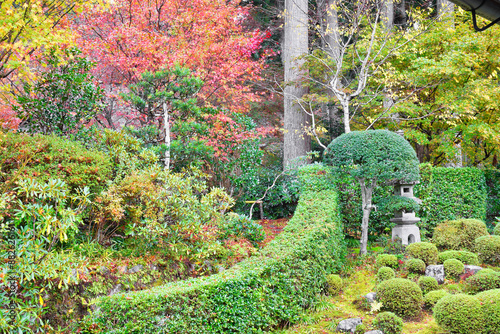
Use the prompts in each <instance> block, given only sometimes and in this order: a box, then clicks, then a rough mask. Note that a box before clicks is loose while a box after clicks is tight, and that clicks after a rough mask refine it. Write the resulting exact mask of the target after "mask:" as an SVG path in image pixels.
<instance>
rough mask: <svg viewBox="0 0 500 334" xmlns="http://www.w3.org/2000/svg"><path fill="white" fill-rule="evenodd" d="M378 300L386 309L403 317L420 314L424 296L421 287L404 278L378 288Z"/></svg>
mask: <svg viewBox="0 0 500 334" xmlns="http://www.w3.org/2000/svg"><path fill="white" fill-rule="evenodd" d="M377 298H378V300H379V301H380V302H381V303H382V305H383V307H384V309H386V310H388V311H391V312H394V313H396V314H398V315H400V316H403V317H407V316H408V317H411V316H416V315H418V314H419V313H420V310H421V307H422V303H423V296H422V290H421V289H420V287H419V286H418V285H417V284H416V283H415V282H413V281H410V280H407V279H404V278H393V279H390V280H387V281H383V282H382V283H380V284H379V285H378V286H377Z"/></svg>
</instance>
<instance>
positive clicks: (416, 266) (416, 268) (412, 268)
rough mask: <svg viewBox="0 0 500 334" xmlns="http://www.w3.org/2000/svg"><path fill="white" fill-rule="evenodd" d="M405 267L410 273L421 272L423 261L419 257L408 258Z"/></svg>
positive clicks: (423, 270) (423, 268)
mask: <svg viewBox="0 0 500 334" xmlns="http://www.w3.org/2000/svg"><path fill="white" fill-rule="evenodd" d="M406 268H408V271H409V272H410V273H415V274H422V273H424V272H425V268H426V267H425V262H424V261H422V260H420V259H409V260H407V261H406Z"/></svg>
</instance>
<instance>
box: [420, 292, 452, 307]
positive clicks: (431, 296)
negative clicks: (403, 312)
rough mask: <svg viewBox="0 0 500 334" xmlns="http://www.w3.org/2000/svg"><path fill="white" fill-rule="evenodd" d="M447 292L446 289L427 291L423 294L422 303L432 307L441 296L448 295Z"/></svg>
mask: <svg viewBox="0 0 500 334" xmlns="http://www.w3.org/2000/svg"><path fill="white" fill-rule="evenodd" d="M448 295H449V293H448V292H447V291H446V290H442V289H440V290H433V291H429V292H428V293H427V294H426V295H425V296H424V304H425V307H427V308H432V307H434V305H436V303H437V302H438V301H439V300H441V298H443V297H445V296H448Z"/></svg>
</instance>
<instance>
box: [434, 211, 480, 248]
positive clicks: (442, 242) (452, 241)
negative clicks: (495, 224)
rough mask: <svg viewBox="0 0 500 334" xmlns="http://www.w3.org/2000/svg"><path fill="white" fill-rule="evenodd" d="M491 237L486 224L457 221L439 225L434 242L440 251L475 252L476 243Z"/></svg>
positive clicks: (435, 230)
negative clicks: (483, 238)
mask: <svg viewBox="0 0 500 334" xmlns="http://www.w3.org/2000/svg"><path fill="white" fill-rule="evenodd" d="M484 235H489V233H488V229H487V228H486V224H485V223H484V222H483V221H481V220H478V219H457V220H449V221H445V222H443V223H441V224H438V226H436V228H435V229H434V234H433V236H432V242H433V243H434V244H435V245H436V246H437V247H438V248H440V249H452V250H462V249H466V250H469V251H474V248H475V245H474V241H475V240H476V238H479V237H481V236H484Z"/></svg>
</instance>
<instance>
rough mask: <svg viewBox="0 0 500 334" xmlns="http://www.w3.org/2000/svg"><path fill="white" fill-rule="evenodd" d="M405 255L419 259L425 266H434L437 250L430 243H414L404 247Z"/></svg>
mask: <svg viewBox="0 0 500 334" xmlns="http://www.w3.org/2000/svg"><path fill="white" fill-rule="evenodd" d="M406 253H407V254H408V255H409V256H410V257H412V258H414V259H420V260H422V261H424V262H425V264H426V265H431V264H436V262H437V256H438V250H437V248H436V246H435V245H434V244H432V243H430V242H415V243H412V244H410V245H408V247H406Z"/></svg>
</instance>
